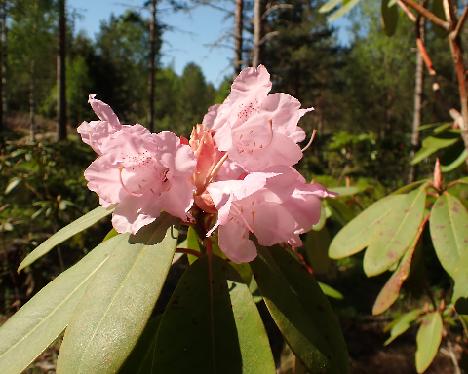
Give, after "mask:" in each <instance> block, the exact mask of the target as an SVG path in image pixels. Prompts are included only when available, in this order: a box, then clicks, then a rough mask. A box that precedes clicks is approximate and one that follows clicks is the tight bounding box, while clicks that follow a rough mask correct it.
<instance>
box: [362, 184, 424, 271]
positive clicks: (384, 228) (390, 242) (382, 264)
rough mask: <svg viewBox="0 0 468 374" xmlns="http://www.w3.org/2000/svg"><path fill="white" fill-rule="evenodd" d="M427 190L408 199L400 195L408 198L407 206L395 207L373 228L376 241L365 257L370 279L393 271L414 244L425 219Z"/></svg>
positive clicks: (371, 228)
mask: <svg viewBox="0 0 468 374" xmlns="http://www.w3.org/2000/svg"><path fill="white" fill-rule="evenodd" d="M425 187H426V186H425V185H423V186H421V187H420V188H418V189H417V190H415V191H412V192H411V193H409V194H408V195H397V196H402V197H404V199H405V200H404V201H403V203H400V204H398V205H395V206H393V207H392V209H391V211H390V213H389V214H388V215H386V216H385V217H383V218H382V219H381V220H380V221H379V222H378V223H376V224H375V226H373V227H372V226H369V231H371V232H372V234H371V235H372V238H371V240H370V244H369V247H368V248H367V251H366V253H365V255H364V272H365V273H366V275H367V276H369V277H372V276H375V275H378V274H381V273H383V272H384V271H386V270H388V269H390V268H391V267H392V266H393V265H394V264H395V263H397V262H398V261H399V260H400V258H401V257H402V256H403V255H404V253H405V251H406V250H407V249H408V248H409V246H410V245H411V243H412V242H413V240H414V237H415V236H416V233H417V231H418V227H419V225H420V223H421V221H422V219H423V215H424V207H425V202H426V190H425ZM397 196H395V197H397Z"/></svg>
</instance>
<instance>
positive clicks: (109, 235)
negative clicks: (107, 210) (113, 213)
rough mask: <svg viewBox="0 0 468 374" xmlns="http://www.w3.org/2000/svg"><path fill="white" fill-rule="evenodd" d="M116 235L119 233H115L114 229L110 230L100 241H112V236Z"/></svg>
mask: <svg viewBox="0 0 468 374" xmlns="http://www.w3.org/2000/svg"><path fill="white" fill-rule="evenodd" d="M117 235H119V233H118V232H117V231H115V229H114V228H113V229H110V230H109V232H108V233H107V234H106V236H105V237H104V239H102V241H103V242H105V241H106V240H109V239H112V238H113V237H114V236H117Z"/></svg>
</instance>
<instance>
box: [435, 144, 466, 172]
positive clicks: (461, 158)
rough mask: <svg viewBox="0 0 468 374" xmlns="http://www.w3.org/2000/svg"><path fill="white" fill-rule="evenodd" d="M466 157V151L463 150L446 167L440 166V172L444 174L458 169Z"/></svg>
mask: <svg viewBox="0 0 468 374" xmlns="http://www.w3.org/2000/svg"><path fill="white" fill-rule="evenodd" d="M467 157H468V151H467V150H466V149H464V150H463V151H462V152H461V153H460V154H459V155H458V157H457V158H456V159H455V160H453V161H452V162H451V163H450V164H448V165H441V167H440V170H442V172H444V173H446V172H448V171H451V170H454V169H456V168H458V167H459V166H461V165H463V164H464V163H465V160H466V158H467Z"/></svg>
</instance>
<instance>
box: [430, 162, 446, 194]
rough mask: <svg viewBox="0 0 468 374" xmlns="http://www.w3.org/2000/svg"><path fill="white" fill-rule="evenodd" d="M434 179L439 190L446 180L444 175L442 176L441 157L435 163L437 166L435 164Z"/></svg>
mask: <svg viewBox="0 0 468 374" xmlns="http://www.w3.org/2000/svg"><path fill="white" fill-rule="evenodd" d="M433 178H434V180H433V182H432V183H433V184H434V187H435V188H436V189H437V190H439V191H440V190H441V189H442V184H443V182H444V177H443V176H442V170H441V169H440V161H439V159H438V158H437V160H436V163H435V166H434V177H433Z"/></svg>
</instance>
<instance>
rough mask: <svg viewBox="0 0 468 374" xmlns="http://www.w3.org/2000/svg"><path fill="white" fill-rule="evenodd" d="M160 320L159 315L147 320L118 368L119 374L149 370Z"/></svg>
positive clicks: (136, 373)
mask: <svg viewBox="0 0 468 374" xmlns="http://www.w3.org/2000/svg"><path fill="white" fill-rule="evenodd" d="M160 322H161V315H158V316H156V317H153V318H150V319H149V320H148V322H147V323H146V326H145V328H144V330H143V332H142V334H141V335H140V337H139V338H138V342H137V344H136V345H135V348H134V349H133V351H132V353H131V354H130V355H129V356H128V357H127V359H126V360H125V363H124V364H123V365H122V367H121V368H120V369H119V374H147V373H150V372H151V365H152V360H153V351H154V349H155V347H156V337H157V332H158V328H159V323H160Z"/></svg>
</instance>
